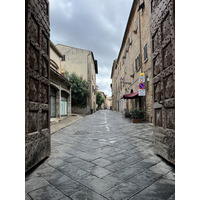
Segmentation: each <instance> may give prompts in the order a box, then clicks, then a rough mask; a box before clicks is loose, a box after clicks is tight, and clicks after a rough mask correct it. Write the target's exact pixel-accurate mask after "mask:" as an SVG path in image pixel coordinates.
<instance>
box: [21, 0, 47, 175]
mask: <svg viewBox="0 0 200 200" xmlns="http://www.w3.org/2000/svg"><path fill="white" fill-rule="evenodd" d="M25 6H26V7H25V11H26V19H25V37H26V38H25V45H26V46H25V61H26V63H25V87H26V88H25V112H26V113H25V117H26V122H25V148H26V149H25V159H26V162H25V165H26V166H25V169H26V171H28V170H29V169H31V168H32V167H33V166H35V165H36V164H37V163H39V162H40V161H41V160H43V159H44V158H45V157H47V156H48V155H49V154H50V113H49V110H50V108H49V106H50V104H49V94H50V77H49V60H50V59H49V32H50V29H49V2H48V1H47V0H26V1H25Z"/></svg>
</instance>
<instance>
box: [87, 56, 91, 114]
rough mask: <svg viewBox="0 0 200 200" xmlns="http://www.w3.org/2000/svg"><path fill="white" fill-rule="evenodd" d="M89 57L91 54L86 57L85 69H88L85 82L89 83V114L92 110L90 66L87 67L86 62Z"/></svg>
mask: <svg viewBox="0 0 200 200" xmlns="http://www.w3.org/2000/svg"><path fill="white" fill-rule="evenodd" d="M89 55H91V52H90V53H89V54H88V55H87V67H88V72H87V79H88V80H87V81H88V83H89V91H90V96H89V98H88V105H89V112H91V109H92V92H91V64H90V65H89V62H88V56H89ZM89 66H90V67H89ZM89 68H90V69H89Z"/></svg>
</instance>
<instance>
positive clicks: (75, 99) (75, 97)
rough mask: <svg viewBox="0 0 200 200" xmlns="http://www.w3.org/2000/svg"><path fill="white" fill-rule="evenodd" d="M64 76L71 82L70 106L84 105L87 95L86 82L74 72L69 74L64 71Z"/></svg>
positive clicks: (85, 104)
mask: <svg viewBox="0 0 200 200" xmlns="http://www.w3.org/2000/svg"><path fill="white" fill-rule="evenodd" d="M64 76H65V78H66V79H67V80H68V81H69V82H70V83H71V97H72V106H78V107H81V108H82V107H86V106H87V98H88V97H89V91H88V82H87V81H86V80H84V79H83V77H82V76H78V75H77V74H76V73H74V72H73V73H72V74H69V72H67V71H65V74H64Z"/></svg>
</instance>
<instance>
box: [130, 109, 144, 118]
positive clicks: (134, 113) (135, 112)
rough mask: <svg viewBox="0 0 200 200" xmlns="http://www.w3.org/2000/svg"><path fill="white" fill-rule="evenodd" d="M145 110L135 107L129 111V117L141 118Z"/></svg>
mask: <svg viewBox="0 0 200 200" xmlns="http://www.w3.org/2000/svg"><path fill="white" fill-rule="evenodd" d="M144 114H145V111H144V110H142V109H135V110H132V111H131V118H132V119H133V118H134V119H143V118H144Z"/></svg>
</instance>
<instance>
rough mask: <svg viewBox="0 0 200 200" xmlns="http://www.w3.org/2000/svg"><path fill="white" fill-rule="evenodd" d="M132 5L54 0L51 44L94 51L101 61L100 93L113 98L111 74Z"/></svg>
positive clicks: (128, 1)
mask: <svg viewBox="0 0 200 200" xmlns="http://www.w3.org/2000/svg"><path fill="white" fill-rule="evenodd" d="M132 2H133V1H132V0H50V28H51V34H50V37H51V40H52V41H53V42H54V44H57V43H62V44H65V45H68V46H73V47H77V48H82V49H87V50H91V51H93V53H94V57H95V59H97V60H98V68H99V73H98V75H97V84H98V86H99V90H102V91H104V92H105V93H107V94H108V95H109V96H110V95H111V90H110V84H109V83H110V82H111V80H110V71H111V67H112V63H113V60H114V59H116V57H117V55H118V52H119V48H120V46H121V42H122V39H123V34H124V30H125V27H126V23H127V19H128V16H129V12H130V9H131V5H132ZM102 80H104V81H102ZM103 83H104V84H103ZM106 83H107V85H106Z"/></svg>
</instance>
